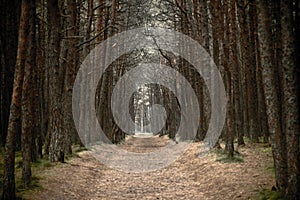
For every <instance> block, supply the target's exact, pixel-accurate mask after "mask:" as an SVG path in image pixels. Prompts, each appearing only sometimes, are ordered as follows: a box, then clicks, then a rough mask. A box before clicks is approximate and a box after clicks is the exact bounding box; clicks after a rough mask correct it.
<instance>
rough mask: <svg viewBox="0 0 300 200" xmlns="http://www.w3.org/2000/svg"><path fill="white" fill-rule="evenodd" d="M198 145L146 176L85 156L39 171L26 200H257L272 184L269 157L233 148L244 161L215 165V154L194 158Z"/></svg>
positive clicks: (139, 145)
mask: <svg viewBox="0 0 300 200" xmlns="http://www.w3.org/2000/svg"><path fill="white" fill-rule="evenodd" d="M167 142H168V141H167V139H166V138H163V137H153V138H133V137H130V138H129V139H128V140H127V141H126V142H124V143H123V144H121V145H120V146H121V147H122V148H124V149H126V150H128V151H134V152H146V151H153V150H155V149H157V148H160V147H161V146H163V145H165V144H166V143H167ZM199 146H200V144H199V143H192V144H191V145H190V148H189V149H188V150H187V151H186V152H185V154H184V155H183V156H181V157H180V158H179V159H178V160H176V161H175V162H174V163H172V164H171V165H169V166H168V167H166V168H163V169H161V170H157V171H154V172H149V173H125V172H121V171H117V170H114V169H110V168H108V167H107V166H105V165H103V164H101V163H100V162H99V161H97V160H96V159H95V158H94V157H92V155H91V153H90V152H88V151H84V152H81V153H79V157H78V158H73V159H71V160H69V161H68V162H67V163H65V164H60V165H58V166H56V167H53V168H50V169H49V170H46V171H44V172H43V173H42V174H40V176H42V177H43V178H42V180H40V183H41V185H42V187H43V189H41V190H35V191H30V193H28V194H26V195H25V197H26V198H27V199H32V200H48V199H53V200H63V199H67V200H69V199H73V200H75V199H78V200H79V199H80V200H84V199H89V200H92V199H107V200H113V199H116V200H119V199H122V200H123V199H124V200H125V199H126V200H128V199H175V200H177V199H199V200H200V199H211V200H219V199H225V200H226V199H230V200H232V199H257V194H258V193H259V191H260V190H261V189H263V188H268V189H269V188H271V187H272V185H274V175H272V173H271V172H270V171H268V170H267V168H268V166H269V165H270V163H271V159H272V158H271V155H270V152H264V151H261V150H259V148H261V147H258V148H254V147H253V145H250V146H245V147H243V148H241V149H239V152H240V153H241V155H242V157H243V159H244V162H242V163H222V162H216V155H215V154H214V153H211V154H209V155H208V156H206V157H204V158H199V157H198V152H199V150H198V148H199Z"/></svg>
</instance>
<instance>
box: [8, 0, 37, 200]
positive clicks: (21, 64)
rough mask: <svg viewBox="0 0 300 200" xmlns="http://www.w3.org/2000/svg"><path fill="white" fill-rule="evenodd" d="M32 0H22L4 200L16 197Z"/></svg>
mask: <svg viewBox="0 0 300 200" xmlns="http://www.w3.org/2000/svg"><path fill="white" fill-rule="evenodd" d="M30 3H31V1H30V0H23V1H22V8H21V18H20V30H19V44H18V52H17V60H16V71H15V77H14V88H13V94H12V101H11V107H10V115H9V123H8V130H7V138H6V144H5V155H4V177H3V194H2V199H3V200H13V199H15V198H16V194H15V193H16V191H15V175H14V172H15V171H14V169H15V148H16V141H17V132H18V127H19V125H20V124H19V120H20V115H21V98H22V85H23V80H24V71H25V59H26V51H27V42H28V34H29V32H28V29H27V27H28V24H29V7H30Z"/></svg>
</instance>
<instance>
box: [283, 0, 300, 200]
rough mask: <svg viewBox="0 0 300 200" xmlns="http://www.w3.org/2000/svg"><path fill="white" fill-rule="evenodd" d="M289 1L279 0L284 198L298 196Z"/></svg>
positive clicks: (299, 174) (299, 176)
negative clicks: (284, 162)
mask: <svg viewBox="0 0 300 200" xmlns="http://www.w3.org/2000/svg"><path fill="white" fill-rule="evenodd" d="M292 6H293V1H292V0H282V1H281V2H280V7H281V29H282V30H281V34H282V35H281V37H282V39H281V41H282V61H281V65H282V76H283V80H282V84H283V86H282V88H283V99H282V101H283V121H284V124H285V126H284V132H285V135H286V144H287V158H288V159H287V171H288V174H287V189H286V197H287V199H291V200H292V199H300V162H299V159H300V154H299V117H300V116H299V104H298V99H297V98H298V97H297V76H296V74H297V67H296V56H299V55H296V54H295V48H294V42H295V37H296V35H295V32H294V30H293V28H294V26H293V25H294V24H293V8H292Z"/></svg>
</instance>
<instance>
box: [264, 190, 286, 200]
mask: <svg viewBox="0 0 300 200" xmlns="http://www.w3.org/2000/svg"><path fill="white" fill-rule="evenodd" d="M259 199H260V200H284V196H283V195H282V194H281V193H280V192H278V191H272V190H267V189H263V190H262V191H260V193H259Z"/></svg>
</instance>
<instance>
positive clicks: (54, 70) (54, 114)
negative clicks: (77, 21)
mask: <svg viewBox="0 0 300 200" xmlns="http://www.w3.org/2000/svg"><path fill="white" fill-rule="evenodd" d="M47 7H48V23H49V30H48V31H49V33H48V34H49V35H48V38H49V44H48V45H49V51H48V54H49V55H48V63H47V64H48V67H49V68H50V77H49V81H50V82H49V86H50V93H49V95H50V118H49V129H48V131H49V138H51V140H50V146H49V160H50V161H51V162H57V161H60V162H64V138H65V137H64V132H63V113H62V112H63V111H62V85H63V81H62V78H63V76H62V72H63V71H64V70H62V68H61V66H60V62H59V56H60V40H61V38H60V28H61V27H60V10H59V6H58V0H50V1H48V2H47Z"/></svg>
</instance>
